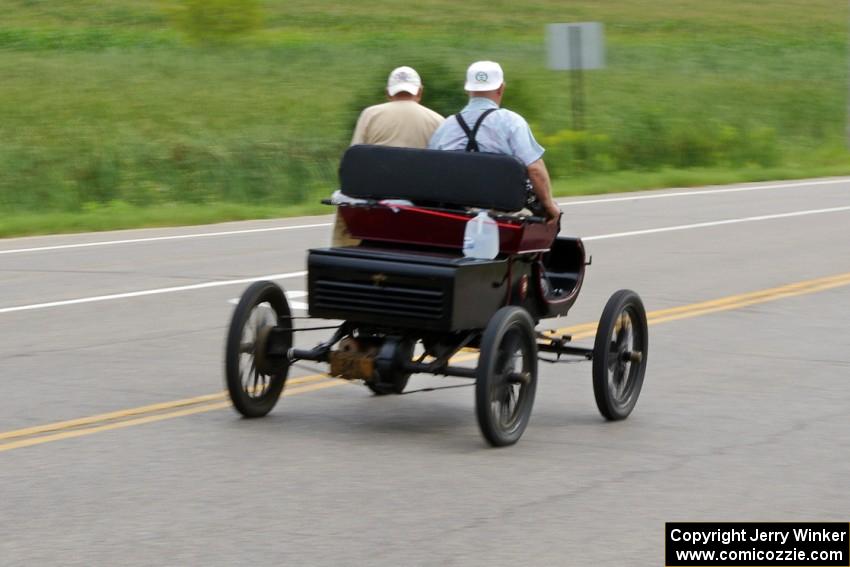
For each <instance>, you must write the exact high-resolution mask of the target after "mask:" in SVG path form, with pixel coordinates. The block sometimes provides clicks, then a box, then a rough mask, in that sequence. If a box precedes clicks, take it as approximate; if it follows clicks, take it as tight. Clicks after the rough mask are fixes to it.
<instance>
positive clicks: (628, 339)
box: [593, 289, 649, 420]
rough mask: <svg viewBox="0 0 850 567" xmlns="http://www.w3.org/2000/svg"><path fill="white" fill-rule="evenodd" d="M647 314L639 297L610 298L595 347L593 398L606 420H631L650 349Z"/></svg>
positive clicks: (619, 294) (622, 293) (619, 295)
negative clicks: (630, 415)
mask: <svg viewBox="0 0 850 567" xmlns="http://www.w3.org/2000/svg"><path fill="white" fill-rule="evenodd" d="M648 339H649V336H648V331H647V323H646V310H645V309H644V307H643V302H642V301H641V300H640V297H639V296H638V294H636V293H635V292H633V291H631V290H627V289H621V290H620V291H618V292H617V293H615V294H614V295H612V296H611V298H610V299H609V300H608V303H607V304H605V309H604V310H603V311H602V317H601V318H600V319H599V327H598V329H597V331H596V340H595V342H594V344H593V395H594V397H595V398H596V407H597V408H599V413H601V414H602V415H603V416H604V417H605V419H609V420H620V419H625V418H627V417H628V416H629V414H630V413H631V412H632V410H633V409H634V407H635V404H636V403H637V400H638V396H640V389H641V387H642V386H643V376H644V373H645V372H646V356H647V351H648V346H649V340H648Z"/></svg>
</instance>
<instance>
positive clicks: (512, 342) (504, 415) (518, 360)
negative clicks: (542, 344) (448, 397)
mask: <svg viewBox="0 0 850 567" xmlns="http://www.w3.org/2000/svg"><path fill="white" fill-rule="evenodd" d="M536 389H537V342H536V340H535V337H534V323H533V322H532V320H531V317H530V316H529V315H528V312H527V311H525V309H522V308H521V307H516V306H508V307H503V308H501V309H499V311H497V312H496V314H495V315H493V318H492V319H490V322H489V323H488V324H487V328H486V329H484V335H483V336H482V338H481V354H480V355H479V358H478V368H477V371H476V381H475V410H476V414H477V416H478V425H479V427H480V428H481V433H482V435H484V438H485V439H486V440H487V441H488V442H489V443H490V444H491V445H493V446H494V447H503V446H506V445H513V444H514V443H516V442H517V441H519V438H520V437H522V434H523V432H524V431H525V428H526V426H527V425H528V420H529V418H530V417H531V408H532V406H533V405H534V393H535V391H536Z"/></svg>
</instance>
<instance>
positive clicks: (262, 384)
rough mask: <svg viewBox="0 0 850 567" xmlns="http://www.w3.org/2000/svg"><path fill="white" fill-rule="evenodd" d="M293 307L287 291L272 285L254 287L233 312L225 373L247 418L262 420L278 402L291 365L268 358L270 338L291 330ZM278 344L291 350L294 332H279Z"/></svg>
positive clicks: (237, 405) (236, 403)
mask: <svg viewBox="0 0 850 567" xmlns="http://www.w3.org/2000/svg"><path fill="white" fill-rule="evenodd" d="M291 324H292V321H291V319H290V310H289V304H288V303H287V301H286V296H285V295H284V293H283V290H281V289H280V287H278V286H277V285H276V284H274V283H272V282H256V283H254V284H252V285H251V286H250V287H249V288H248V289H247V290H245V293H243V294H242V298H241V299H240V300H239V304H238V305H237V306H236V309H235V310H234V311H233V317H232V318H231V320H230V329H229V331H228V333H227V345H226V347H225V361H224V374H225V381H226V382H227V391H228V392H229V393H230V399H231V400H232V401H233V406H234V407H235V408H236V410H237V411H238V412H239V413H241V414H242V415H244V416H245V417H262V416H264V415H266V414H267V413H269V412H270V411H271V410H272V408H273V407H274V406H275V404H276V403H277V400H278V398H279V397H280V394H281V392H282V391H283V385H284V383H285V382H286V377H287V375H288V373H289V363H288V362H287V360H286V358H285V357H281V356H279V355H278V356H276V357H271V356H268V346H269V337H270V336H271V334H272V330H273V329H274V328H275V327H284V328H286V329H289V328H290V327H291ZM276 336H277V339H276V340H278V341H282V343H283V344H280V345H277V346H280V347H281V348H282V349H286V350H288V349H289V348H290V347H291V346H292V331H291V330H289V331H285V332H283V333H276Z"/></svg>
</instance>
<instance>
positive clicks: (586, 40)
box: [546, 22, 605, 130]
mask: <svg viewBox="0 0 850 567" xmlns="http://www.w3.org/2000/svg"><path fill="white" fill-rule="evenodd" d="M546 44H547V48H548V54H549V61H548V63H549V68H550V69H553V70H555V71H569V72H570V105H571V109H572V118H573V122H572V125H573V129H574V130H584V127H585V125H584V108H585V105H584V75H583V72H584V70H585V69H602V68H604V67H605V35H604V30H603V27H602V24H601V23H599V22H583V23H575V24H549V25H547V26H546Z"/></svg>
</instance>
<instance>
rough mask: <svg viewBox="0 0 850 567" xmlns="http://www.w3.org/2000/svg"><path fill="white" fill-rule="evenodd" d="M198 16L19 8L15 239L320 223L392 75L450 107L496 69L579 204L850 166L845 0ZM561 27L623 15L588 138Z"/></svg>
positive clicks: (113, 5)
mask: <svg viewBox="0 0 850 567" xmlns="http://www.w3.org/2000/svg"><path fill="white" fill-rule="evenodd" d="M216 1H217V2H220V3H224V4H228V3H229V4H236V5H238V4H240V1H239V0H216ZM181 5H185V3H181V2H179V1H177V0H174V1H171V2H165V1H149V2H148V1H144V0H101V1H94V0H63V1H61V2H58V1H54V0H0V14H2V17H0V109H2V110H0V117H2V118H1V119H0V235H9V234H23V233H28V232H52V231H62V230H80V229H87V228H117V227H122V226H136V225H145V224H173V223H182V222H209V221H215V220H225V219H229V218H245V217H253V216H273V215H280V214H284V213H286V212H302V213H303V212H308V211H312V212H317V211H320V210H321V209H317V208H316V206H315V202H316V201H317V200H318V199H319V198H320V197H322V196H326V195H327V194H329V193H330V192H331V191H332V190H333V189H334V185H335V182H336V173H335V169H336V164H337V161H338V158H339V155H340V153H341V152H342V151H343V150H344V148H345V146H346V145H347V142H348V140H349V138H350V135H351V127H352V125H353V122H354V120H355V118H356V116H357V113H358V111H359V110H360V108H361V107H362V106H364V105H366V104H372V103H375V102H380V100H381V90H382V87H383V84H382V83H383V81H384V80H385V77H386V74H387V72H388V71H389V70H390V69H391V68H393V67H395V66H397V65H402V64H407V65H413V66H414V67H417V68H418V69H419V70H420V72H421V74H422V76H423V80H424V81H425V86H426V100H425V102H426V104H429V105H431V106H433V107H434V108H435V109H437V110H438V111H441V112H443V113H450V112H453V111H454V110H457V108H458V106H459V105H460V104H462V103H463V100H464V95H463V93H462V92H461V90H460V89H461V85H462V79H463V74H464V70H465V68H466V66H467V64H468V63H469V62H471V61H473V60H476V59H484V58H487V59H495V60H497V61H500V62H501V63H502V64H503V67H504V68H505V72H506V77H507V83H508V90H507V93H506V97H505V101H504V104H505V106H507V107H509V108H513V109H515V110H517V111H519V112H521V113H523V114H524V115H525V116H526V117H527V118H528V119H529V121H530V122H531V123H532V125H533V128H534V129H535V132H536V134H537V136H538V138H539V140H540V141H541V143H542V144H543V145H544V146H545V147H546V148H547V154H546V161H547V164H548V165H549V166H550V169H551V170H552V171H553V174H554V175H555V177H556V178H557V180H558V181H557V183H556V187H557V190H558V192H559V193H560V194H569V193H575V192H603V191H608V190H624V189H631V188H639V187H648V186H662V185H688V184H700V183H707V182H731V181H736V180H757V179H770V178H776V177H800V176H815V175H824V174H843V173H850V158H848V153H847V151H846V142H845V124H846V104H847V82H848V80H847V21H848V13H847V5H846V3H844V2H839V1H838V0H808V1H802V0H749V1H731V0H728V1H720V0H702V1H695V0H683V1H679V2H675V3H672V2H668V1H662V0H652V1H644V2H636V1H634V0H631V1H630V0H605V1H600V0H593V1H591V0H581V1H555V0H530V1H527V2H507V1H502V0H490V1H488V2H483V1H477V0H476V1H468V2H464V3H457V2H450V1H447V0H423V1H421V2H418V3H401V2H391V1H389V0H373V1H363V2H342V1H340V0H333V1H311V2H307V1H306V0H298V1H283V0H267V1H264V2H260V12H261V14H260V15H261V16H262V21H261V22H260V24H259V25H258V26H257V27H256V29H254V30H252V31H248V32H246V33H244V34H241V35H239V36H236V37H231V38H226V39H225V38H222V37H218V36H213V37H205V38H203V39H201V40H198V39H193V38H192V37H191V36H190V35H189V34H187V33H185V32H186V29H187V28H186V27H185V26H184V27H181V25H180V23H179V22H180V21H183V20H180V18H179V14H180V8H181ZM237 7H238V6H237ZM557 21H601V22H603V23H604V24H605V29H606V36H607V50H608V68H607V69H605V70H601V71H594V72H590V73H587V74H586V84H587V98H588V109H587V110H588V114H587V118H586V122H587V126H588V130H587V132H574V131H572V130H570V119H569V112H568V109H569V97H568V93H569V89H568V78H567V76H566V75H565V74H563V73H556V72H552V71H548V70H547V69H546V66H545V47H544V38H543V34H544V26H545V24H546V23H550V22H557ZM190 31H191V30H190Z"/></svg>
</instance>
